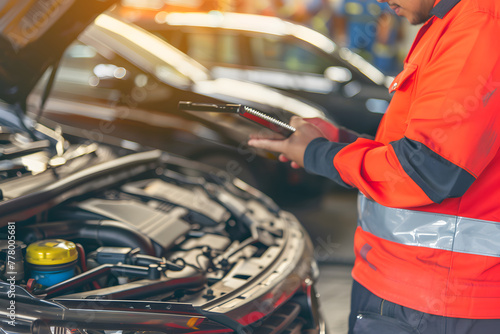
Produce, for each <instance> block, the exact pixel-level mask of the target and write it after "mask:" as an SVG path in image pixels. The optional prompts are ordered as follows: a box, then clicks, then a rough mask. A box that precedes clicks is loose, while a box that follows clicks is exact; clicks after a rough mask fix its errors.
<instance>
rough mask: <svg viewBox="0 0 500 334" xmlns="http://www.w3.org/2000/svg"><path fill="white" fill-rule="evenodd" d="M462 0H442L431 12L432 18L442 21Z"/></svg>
mask: <svg viewBox="0 0 500 334" xmlns="http://www.w3.org/2000/svg"><path fill="white" fill-rule="evenodd" d="M459 2H460V0H441V1H439V2H438V4H437V5H435V6H434V8H432V10H431V16H436V17H438V18H440V19H442V18H443V17H444V16H445V15H446V14H448V12H449V11H450V10H451V9H452V8H453V7H455V6H456V5H457V4H458V3H459Z"/></svg>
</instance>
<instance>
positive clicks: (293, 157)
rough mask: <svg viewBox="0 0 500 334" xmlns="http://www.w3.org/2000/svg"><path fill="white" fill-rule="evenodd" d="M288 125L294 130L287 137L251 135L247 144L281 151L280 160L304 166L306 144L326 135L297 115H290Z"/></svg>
mask: <svg viewBox="0 0 500 334" xmlns="http://www.w3.org/2000/svg"><path fill="white" fill-rule="evenodd" d="M290 125H291V126H293V127H294V128H295V129H296V131H295V133H293V134H292V135H291V136H290V137H288V138H287V139H281V140H278V139H269V138H258V137H256V136H251V139H250V140H249V141H248V145H250V146H254V147H258V148H262V149H265V150H269V151H274V152H279V153H281V155H280V158H279V159H280V161H282V162H286V161H291V165H292V167H294V168H299V167H304V153H305V151H306V148H307V145H309V143H310V142H311V141H312V140H313V139H315V138H318V137H324V138H327V137H326V136H325V135H324V134H323V132H322V131H321V130H320V129H319V128H318V127H317V126H315V125H314V124H312V123H311V122H309V121H307V120H304V119H303V118H300V117H297V116H293V117H292V119H291V120H290Z"/></svg>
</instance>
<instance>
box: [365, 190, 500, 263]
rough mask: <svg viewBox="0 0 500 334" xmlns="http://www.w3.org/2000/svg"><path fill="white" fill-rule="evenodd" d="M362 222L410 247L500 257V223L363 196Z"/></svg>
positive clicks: (384, 235) (385, 236)
mask: <svg viewBox="0 0 500 334" xmlns="http://www.w3.org/2000/svg"><path fill="white" fill-rule="evenodd" d="M358 212H359V219H358V225H359V226H361V228H362V229H363V230H364V231H366V232H369V233H371V234H374V235H376V236H377V237H379V238H382V239H385V240H389V241H393V242H397V243H400V244H404V245H409V246H420V247H428V248H434V249H443V250H449V251H454V252H460V253H468V254H476V255H486V256H494V257H500V223H499V222H493V221H486V220H479V219H473V218H465V217H458V216H451V215H444V214H436V213H429V212H421V211H413V210H405V209H395V208H389V207H386V206H383V205H380V204H378V203H376V202H374V201H372V200H369V199H367V198H366V197H365V196H363V195H361V194H360V195H359V198H358Z"/></svg>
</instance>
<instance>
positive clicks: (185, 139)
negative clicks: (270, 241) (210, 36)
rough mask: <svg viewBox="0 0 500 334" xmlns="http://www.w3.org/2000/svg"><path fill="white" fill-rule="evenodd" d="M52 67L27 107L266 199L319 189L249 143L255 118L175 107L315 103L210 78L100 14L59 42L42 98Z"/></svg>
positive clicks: (269, 109)
mask: <svg viewBox="0 0 500 334" xmlns="http://www.w3.org/2000/svg"><path fill="white" fill-rule="evenodd" d="M50 72H51V71H50V70H49V71H48V72H47V73H46V75H45V77H44V78H43V79H42V80H40V82H39V83H38V85H37V86H36V87H35V89H34V91H33V93H32V94H31V95H30V96H29V99H28V110H29V111H30V112H31V113H32V114H34V115H37V114H43V116H44V117H45V118H48V119H50V120H54V121H57V122H58V123H59V124H61V125H67V126H73V127H77V128H80V129H83V131H81V135H82V136H85V137H87V138H89V139H94V140H99V141H102V140H103V138H104V137H109V136H113V137H116V138H121V139H126V140H128V141H132V142H137V143H140V144H141V145H147V146H150V147H153V148H158V149H162V150H168V151H169V152H170V153H174V154H179V155H182V156H184V157H188V158H191V159H195V160H197V161H200V162H204V163H207V164H210V165H214V166H216V167H218V168H221V169H223V170H225V171H227V172H228V173H230V174H232V175H234V176H236V177H238V178H241V179H242V180H244V181H245V182H247V183H249V184H251V185H252V186H254V187H257V188H258V189H261V190H263V191H265V192H266V193H269V194H271V195H273V196H277V195H278V194H279V193H282V194H283V193H288V194H292V193H293V194H295V195H296V196H295V197H297V198H305V197H307V196H312V195H319V194H321V193H322V191H324V189H325V188H326V187H325V186H323V185H324V184H325V182H324V180H321V179H320V178H318V177H314V176H312V175H308V174H307V173H305V172H303V171H298V170H294V169H292V168H289V167H288V166H287V165H284V164H281V163H279V162H278V161H277V159H276V156H275V155H271V154H270V153H269V152H265V151H263V150H256V149H254V148H250V147H249V146H247V145H246V141H247V139H248V137H249V135H250V134H251V133H257V132H259V131H261V130H262V129H261V128H259V127H258V126H257V125H256V124H254V123H252V122H249V121H248V120H246V119H243V118H240V117H237V116H236V115H231V114H221V113H203V112H192V113H189V112H186V111H181V110H178V108H177V104H178V102H179V101H180V100H187V101H193V102H203V103H214V104H225V103H238V104H243V105H247V106H249V107H252V108H255V109H257V110H260V111H262V112H265V113H267V114H269V115H274V116H275V117H277V118H279V119H282V120H284V121H287V120H289V118H290V117H291V115H300V116H303V117H324V113H323V109H322V108H321V107H317V106H316V105H314V104H312V103H310V102H306V101H303V100H301V99H299V98H296V97H293V96H290V95H287V94H285V93H282V92H279V91H276V90H272V89H270V88H268V87H266V86H263V85H259V84H253V83H248V82H242V81H239V80H234V79H227V78H219V79H212V78H211V76H210V73H209V71H208V70H207V69H206V68H205V67H203V66H202V65H200V64H199V63H198V62H196V61H194V60H193V59H191V58H190V57H188V56H186V55H185V54H183V53H182V52H180V51H179V50H177V49H175V48H174V47H172V46H171V45H169V44H168V43H166V42H165V41H163V40H161V39H160V38H158V37H156V36H153V35H151V34H150V33H148V32H146V31H144V30H142V29H140V28H138V27H136V26H133V25H131V24H127V23H125V22H123V21H120V20H119V19H117V18H115V17H113V16H110V15H107V14H102V15H100V16H99V17H98V18H97V19H96V20H95V21H94V22H93V23H92V24H91V25H90V26H89V27H88V28H87V29H86V30H85V31H84V32H83V33H82V34H81V35H80V36H79V37H78V40H77V41H75V42H73V43H72V44H71V45H70V46H69V47H68V48H67V49H66V51H65V53H64V54H63V57H62V58H61V61H60V63H59V64H58V66H57V68H56V73H55V74H54V76H53V82H52V83H51V85H52V88H51V90H50V94H49V95H47V96H46V99H45V100H44V101H43V102H41V100H43V98H42V97H43V96H44V92H45V87H46V86H47V85H48V83H50V82H51V81H50V78H51V76H50V74H51V73H50ZM40 109H43V110H40ZM43 122H44V123H45V121H43ZM66 130H67V131H69V130H68V128H66ZM289 197H290V196H289Z"/></svg>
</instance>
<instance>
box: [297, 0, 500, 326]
mask: <svg viewBox="0 0 500 334" xmlns="http://www.w3.org/2000/svg"><path fill="white" fill-rule="evenodd" d="M431 14H433V16H432V17H431V18H430V19H429V20H428V21H427V22H426V23H425V24H424V25H423V26H422V28H421V29H420V31H419V33H418V35H417V37H416V39H415V42H414V44H413V46H412V48H411V50H410V51H409V54H408V56H407V58H406V60H405V64H404V70H403V71H402V72H401V73H400V74H399V75H398V76H397V77H396V78H395V80H394V81H393V83H392V85H391V87H390V90H391V91H394V92H395V94H394V96H393V99H392V101H391V104H390V106H389V108H388V110H387V112H386V114H385V116H384V118H383V120H382V123H381V125H380V127H379V130H378V132H377V135H376V138H375V140H370V139H366V138H359V139H357V140H356V141H355V142H354V143H351V144H340V143H333V142H328V141H327V140H326V139H324V138H317V139H315V140H313V141H312V142H311V143H310V144H309V146H308V147H307V150H306V153H305V156H304V161H305V167H306V170H308V171H310V172H313V173H316V174H320V175H325V176H328V177H331V178H332V179H334V180H337V181H338V182H340V183H343V184H346V185H348V186H352V187H356V188H358V189H359V190H360V192H361V193H362V195H361V196H360V202H359V210H360V212H359V214H360V218H359V223H358V228H357V230H356V235H355V254H356V262H355V266H354V269H353V277H354V279H356V280H357V281H358V282H360V283H361V284H362V285H364V286H365V287H366V288H368V289H369V290H370V291H372V292H373V293H374V294H376V295H378V296H379V297H381V298H383V299H387V300H389V301H392V302H395V303H398V304H401V305H403V306H406V307H410V308H413V309H416V310H419V311H423V312H427V313H431V314H436V315H443V316H449V317H459V318H477V319H490V318H500V151H499V147H500V1H499V0H462V1H460V0H441V1H436V5H435V7H434V9H433V11H432V12H431Z"/></svg>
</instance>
